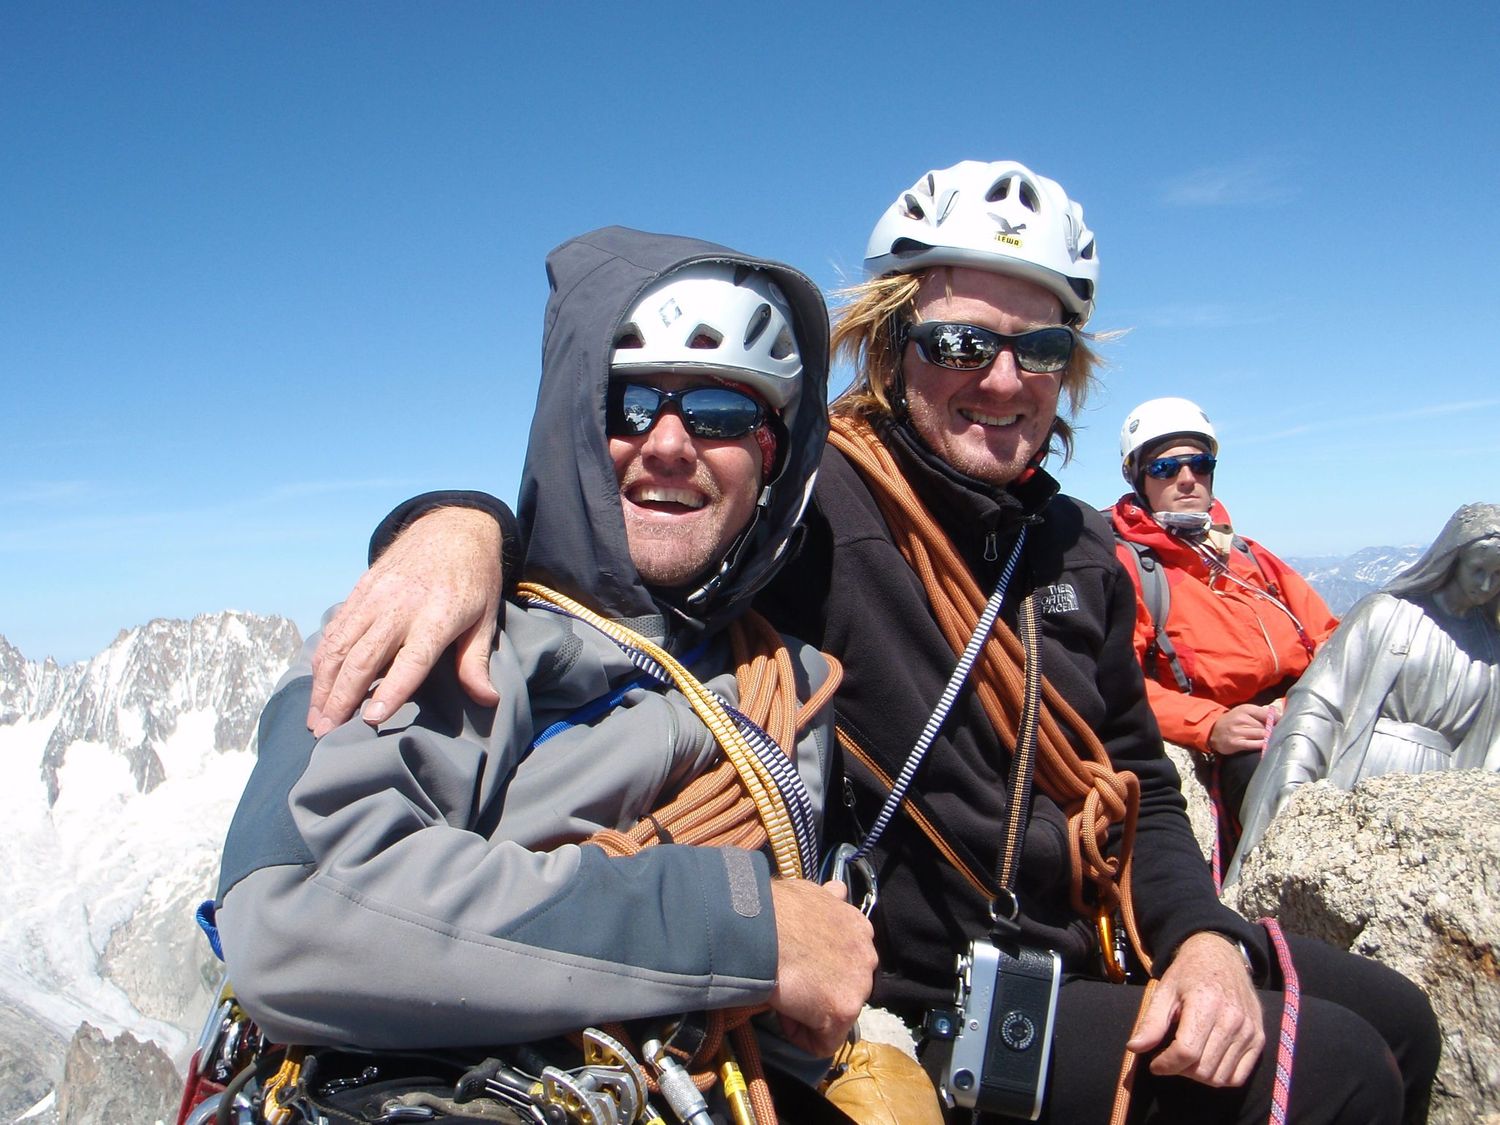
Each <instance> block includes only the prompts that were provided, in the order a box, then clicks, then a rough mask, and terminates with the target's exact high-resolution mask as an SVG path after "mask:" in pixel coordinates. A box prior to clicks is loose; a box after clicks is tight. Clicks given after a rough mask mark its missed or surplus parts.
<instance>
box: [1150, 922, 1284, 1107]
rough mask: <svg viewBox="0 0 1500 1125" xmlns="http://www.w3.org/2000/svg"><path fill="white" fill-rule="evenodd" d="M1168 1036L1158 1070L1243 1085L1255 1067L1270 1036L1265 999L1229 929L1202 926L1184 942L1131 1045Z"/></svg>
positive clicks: (1154, 1061)
mask: <svg viewBox="0 0 1500 1125" xmlns="http://www.w3.org/2000/svg"><path fill="white" fill-rule="evenodd" d="M1174 1028H1175V1031H1174ZM1169 1036H1170V1037H1171V1042H1170V1043H1167V1040H1168V1037H1169ZM1163 1043H1167V1046H1166V1047H1165V1048H1163V1050H1162V1051H1161V1053H1160V1054H1158V1055H1157V1056H1156V1057H1155V1058H1154V1059H1152V1060H1151V1073H1152V1074H1159V1075H1172V1074H1180V1075H1182V1076H1183V1077H1185V1078H1191V1079H1193V1081H1195V1082H1202V1083H1203V1084H1204V1085H1206V1086H1243V1085H1244V1084H1245V1082H1246V1080H1247V1079H1248V1078H1249V1077H1250V1072H1251V1071H1252V1070H1253V1069H1254V1068H1255V1063H1256V1061H1257V1060H1258V1059H1259V1058H1260V1052H1261V1050H1262V1048H1264V1047H1265V1043H1266V1033H1265V1028H1264V1027H1263V1026H1262V1024H1261V1008H1260V1000H1259V998H1258V997H1257V996H1256V994H1255V989H1254V988H1253V987H1252V986H1251V984H1250V974H1249V973H1247V972H1246V971H1245V961H1244V958H1243V957H1242V956H1241V955H1240V951H1239V950H1238V949H1237V948H1235V946H1234V944H1233V943H1232V942H1230V941H1229V939H1228V938H1226V937H1224V936H1223V935H1221V934H1215V933H1199V934H1194V935H1193V936H1192V937H1190V938H1188V939H1187V941H1185V942H1183V943H1182V948H1181V949H1179V950H1178V951H1177V956H1176V958H1175V959H1174V960H1173V961H1172V964H1171V965H1170V966H1169V967H1168V969H1167V971H1166V973H1165V974H1164V975H1163V976H1162V978H1161V981H1160V982H1159V983H1158V984H1157V986H1156V993H1155V994H1154V995H1153V996H1152V997H1151V1005H1150V1007H1148V1008H1147V1009H1146V1014H1145V1015H1144V1016H1143V1017H1142V1019H1141V1025H1140V1027H1139V1028H1137V1029H1136V1033H1135V1034H1134V1035H1133V1036H1131V1038H1130V1041H1129V1042H1128V1043H1126V1044H1125V1046H1126V1047H1128V1048H1129V1049H1130V1050H1132V1051H1135V1052H1137V1053H1139V1052H1143V1051H1152V1050H1155V1049H1156V1048H1157V1047H1158V1046H1161V1044H1163Z"/></svg>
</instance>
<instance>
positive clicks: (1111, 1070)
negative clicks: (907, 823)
mask: <svg viewBox="0 0 1500 1125" xmlns="http://www.w3.org/2000/svg"><path fill="white" fill-rule="evenodd" d="M1288 942H1289V944H1290V945H1291V949H1292V962H1293V964H1294V965H1295V966H1296V968H1297V972H1298V975H1299V977H1300V979H1301V985H1302V1005H1301V1016H1300V1020H1299V1024H1298V1030H1297V1042H1296V1053H1295V1056H1294V1058H1293V1067H1292V1094H1291V1103H1290V1107H1289V1115H1288V1118H1287V1120H1288V1122H1290V1123H1292V1125H1398V1123H1400V1122H1407V1123H1410V1125H1420V1123H1421V1122H1424V1121H1426V1119H1427V1100H1428V1096H1429V1094H1430V1091H1431V1086H1432V1078H1433V1074H1434V1073H1435V1072H1436V1070H1437V1061H1438V1052H1439V1049H1440V1047H1441V1038H1440V1035H1439V1032H1438V1026H1437V1020H1436V1019H1435V1018H1434V1016H1433V1014H1432V1008H1431V1006H1430V1005H1429V1004H1428V1002H1427V997H1426V995H1425V994H1424V993H1423V992H1422V990H1421V989H1419V988H1418V987H1417V986H1416V985H1414V984H1412V983H1411V981H1409V980H1407V979H1406V978H1405V977H1403V976H1402V975H1401V974H1399V973H1397V972H1395V971H1393V970H1391V969H1387V968H1385V967H1384V966H1382V965H1379V964H1377V963H1376V962H1374V961H1370V960H1368V959H1366V958H1363V957H1358V956H1355V955H1354V954H1351V953H1344V952H1342V951H1340V950H1336V949H1334V948H1332V947H1331V946H1328V945H1324V944H1323V943H1322V942H1318V941H1313V940H1311V939H1309V938H1299V937H1294V936H1289V937H1288ZM1271 962H1272V963H1273V964H1274V962H1275V958H1274V955H1272V956H1271ZM1281 986H1282V982H1281V977H1280V973H1279V971H1276V970H1273V971H1272V974H1271V980H1270V981H1268V982H1266V988H1265V990H1263V991H1262V992H1261V993H1260V998H1261V1008H1262V1012H1263V1017H1264V1020H1265V1030H1266V1046H1265V1049H1264V1050H1263V1051H1262V1053H1261V1057H1260V1060H1259V1062H1258V1063H1257V1065H1256V1067H1255V1070H1254V1072H1253V1073H1252V1074H1251V1076H1250V1080H1249V1081H1248V1082H1247V1083H1246V1084H1245V1085H1244V1086H1241V1087H1237V1088H1234V1089H1215V1088H1211V1087H1208V1086H1204V1085H1201V1084H1200V1083H1197V1082H1194V1081H1192V1080H1191V1079H1188V1078H1158V1077H1156V1076H1155V1075H1153V1074H1152V1073H1151V1072H1150V1070H1149V1068H1148V1064H1149V1061H1150V1060H1149V1058H1145V1059H1142V1060H1141V1064H1140V1067H1139V1070H1138V1072H1137V1076H1136V1080H1135V1092H1134V1096H1133V1098H1132V1100H1131V1112H1130V1117H1129V1121H1130V1122H1131V1123H1132V1125H1142V1123H1146V1122H1150V1123H1152V1125H1168V1123H1173V1125H1265V1122H1267V1120H1268V1119H1269V1115H1270V1106H1271V1093H1272V1085H1273V1081H1274V1078H1275V1067H1276V1043H1277V1038H1278V1036H1279V1034H1280V1026H1281V1008H1282V994H1281V991H1280V989H1281ZM1143 991H1144V990H1143V989H1142V988H1140V987H1136V986H1132V985H1119V984H1109V983H1107V982H1103V981H1094V980H1088V979H1073V980H1069V981H1066V982H1065V983H1064V984H1063V986H1062V990H1061V992H1060V994H1059V996H1058V1013H1057V1031H1056V1037H1055V1038H1054V1041H1053V1046H1052V1065H1051V1072H1050V1076H1049V1080H1048V1089H1047V1101H1046V1106H1045V1108H1044V1110H1043V1113H1042V1116H1041V1118H1040V1120H1042V1121H1044V1122H1052V1123H1055V1125H1093V1123H1096V1122H1097V1123H1099V1125H1103V1123H1105V1122H1108V1121H1109V1115H1110V1109H1111V1107H1112V1106H1113V1104H1114V1097H1115V1084H1116V1081H1117V1079H1118V1077H1119V1072H1120V1063H1121V1060H1122V1058H1123V1057H1124V1053H1125V1041H1126V1040H1127V1039H1128V1038H1130V1030H1131V1028H1132V1027H1133V1026H1134V1023H1135V1019H1136V1015H1137V1012H1138V1011H1139V1008H1140V1002H1141V994H1142V992H1143ZM949 1120H950V1121H952V1122H955V1123H956V1122H966V1121H968V1120H969V1115H968V1113H967V1111H963V1112H956V1113H950V1114H949ZM980 1120H981V1121H984V1122H994V1123H996V1125H998V1123H999V1122H1000V1120H1001V1119H999V1118H988V1117H982V1118H980Z"/></svg>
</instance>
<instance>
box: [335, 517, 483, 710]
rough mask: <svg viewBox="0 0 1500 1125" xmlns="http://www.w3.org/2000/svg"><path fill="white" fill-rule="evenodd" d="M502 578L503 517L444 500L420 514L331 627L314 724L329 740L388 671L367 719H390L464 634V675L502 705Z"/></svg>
mask: <svg viewBox="0 0 1500 1125" xmlns="http://www.w3.org/2000/svg"><path fill="white" fill-rule="evenodd" d="M500 579H501V574H500V528H499V525H498V524H497V523H496V522H495V520H494V517H492V516H490V515H489V514H488V513H485V512H481V511H478V510H476V509H472V508H439V509H437V510H436V511H432V512H428V513H427V514H426V515H424V516H422V517H421V518H420V519H418V520H417V521H416V522H415V523H413V524H412V525H411V526H410V527H408V528H407V529H406V530H405V531H403V532H402V533H401V534H400V535H399V536H397V537H396V540H395V542H393V543H392V544H391V545H390V548H389V549H388V550H387V551H386V552H385V554H383V555H381V556H380V558H379V559H377V560H376V561H375V565H374V566H372V567H371V568H370V569H369V570H367V571H365V573H364V577H362V578H361V579H360V580H359V584H358V585H356V586H355V587H354V591H353V593H351V594H350V595H349V600H348V601H346V602H344V604H343V605H342V606H340V607H339V610H338V612H337V613H336V614H335V615H334V617H333V620H332V621H330V622H329V623H328V627H327V628H326V629H325V630H324V631H323V637H322V640H320V641H319V642H318V650H317V652H315V653H314V654H313V662H312V666H313V690H312V704H311V706H310V707H309V708H308V711H307V725H308V728H309V729H310V730H311V731H312V732H313V734H314V735H315V736H316V737H318V738H322V737H323V735H325V734H327V733H328V732H329V731H331V730H332V729H333V728H334V727H336V726H338V725H339V724H340V723H342V722H344V721H345V720H347V719H348V718H349V717H350V716H351V715H353V714H354V712H355V710H356V709H357V708H358V707H359V704H360V702H361V700H363V699H364V697H365V693H366V692H367V691H369V690H370V685H371V684H372V683H373V682H374V681H375V680H376V679H377V678H378V677H379V676H380V675H381V674H382V672H384V674H385V679H384V680H382V681H381V683H380V686H379V687H377V688H376V689H375V694H374V695H373V696H372V697H371V698H370V702H369V703H368V704H366V705H365V709H364V719H365V721H366V722H369V723H379V722H383V721H384V720H385V719H386V718H387V717H389V716H390V714H391V713H392V712H393V711H395V710H396V708H397V707H400V706H401V704H403V703H405V702H406V701H407V700H408V699H410V698H411V694H412V692H414V691H416V690H417V687H418V686H419V685H420V684H421V682H422V681H423V679H425V678H426V676H427V673H428V672H430V671H431V670H432V668H433V666H434V665H435V664H436V663H437V662H438V658H439V657H441V656H442V654H443V650H444V649H446V648H447V647H448V646H449V645H450V644H452V643H453V642H454V641H455V640H457V641H458V651H457V664H458V679H459V682H460V683H461V684H462V685H463V687H464V690H465V691H467V692H468V693H469V695H470V696H471V697H472V698H473V700H474V701H475V702H476V703H479V704H482V705H484V706H487V707H493V706H494V705H495V704H496V703H498V702H499V701H500V697H499V695H498V694H497V693H496V692H495V688H494V685H492V684H491V683H490V650H491V648H492V646H493V644H494V640H495V617H496V614H497V613H498V611H499V608H500ZM393 658H394V659H393ZM387 665H389V670H387V669H386V666H387Z"/></svg>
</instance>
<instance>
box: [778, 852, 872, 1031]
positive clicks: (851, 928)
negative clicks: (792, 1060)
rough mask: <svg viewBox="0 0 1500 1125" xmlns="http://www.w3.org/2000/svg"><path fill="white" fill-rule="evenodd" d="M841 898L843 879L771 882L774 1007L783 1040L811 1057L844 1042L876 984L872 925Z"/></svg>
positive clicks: (843, 892) (843, 893)
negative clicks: (821, 882) (832, 880)
mask: <svg viewBox="0 0 1500 1125" xmlns="http://www.w3.org/2000/svg"><path fill="white" fill-rule="evenodd" d="M844 897H845V890H844V884H842V883H824V884H823V885H822V886H819V885H818V884H817V883H813V882H810V881H808V880H806V879H773V880H772V881H771V904H772V906H773V907H774V908H775V911H776V942H777V947H778V954H777V960H776V989H775V991H774V992H772V993H771V1007H772V1008H773V1009H775V1011H776V1012H777V1013H778V1014H779V1015H780V1017H781V1030H782V1034H783V1035H785V1036H786V1038H787V1040H788V1041H789V1042H790V1043H792V1044H794V1045H795V1046H798V1047H800V1048H802V1050H804V1051H806V1052H807V1053H808V1054H810V1055H813V1056H814V1057H816V1058H826V1057H827V1056H829V1055H831V1054H833V1053H834V1052H835V1051H837V1050H838V1049H839V1048H840V1047H841V1046H843V1044H844V1041H845V1039H847V1038H848V1036H849V1029H850V1028H852V1027H853V1026H854V1022H855V1020H857V1019H859V1013H860V1009H861V1008H863V1007H864V1003H865V1001H866V1000H868V999H869V997H870V989H871V988H872V987H873V985H874V983H875V965H876V957H875V932H874V930H873V929H872V928H871V926H870V921H869V919H868V918H866V917H865V916H864V915H863V914H861V913H860V912H859V911H858V910H856V909H855V908H854V907H852V906H850V905H849V904H848V903H847V902H845V901H844Z"/></svg>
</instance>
